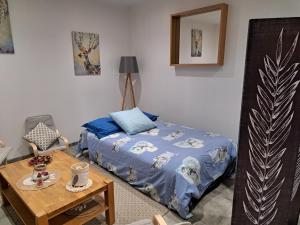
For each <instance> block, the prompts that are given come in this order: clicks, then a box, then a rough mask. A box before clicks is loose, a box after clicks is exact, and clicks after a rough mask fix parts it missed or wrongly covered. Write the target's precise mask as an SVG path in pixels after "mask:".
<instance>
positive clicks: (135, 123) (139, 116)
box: [110, 108, 156, 134]
mask: <svg viewBox="0 0 300 225" xmlns="http://www.w3.org/2000/svg"><path fill="white" fill-rule="evenodd" d="M110 116H111V117H112V119H113V120H114V121H115V122H116V123H117V124H118V125H119V126H120V127H121V128H122V129H123V130H124V131H125V132H126V133H127V134H137V133H139V132H143V131H147V130H150V129H153V128H155V127H156V124H155V123H154V122H153V121H152V120H150V119H149V118H148V117H147V116H146V115H145V114H144V113H143V112H142V111H141V110H140V109H139V108H134V109H131V110H126V111H120V112H113V113H110Z"/></svg>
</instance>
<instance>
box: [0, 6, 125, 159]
mask: <svg viewBox="0 0 300 225" xmlns="http://www.w3.org/2000/svg"><path fill="white" fill-rule="evenodd" d="M9 7H10V14H11V15H10V18H11V26H12V33H13V40H14V44H15V52H16V53H15V54H14V55H4V54H0V139H3V140H5V141H6V142H7V143H8V144H10V145H12V146H13V147H14V148H15V149H16V152H15V154H14V155H13V156H11V157H16V156H20V155H24V154H27V153H28V152H27V151H28V150H27V148H26V147H25V146H24V145H23V141H22V138H21V137H22V136H23V135H24V120H25V118H26V117H27V116H30V115H39V114H44V113H50V114H52V115H53V116H54V119H55V121H56V125H57V127H59V128H60V130H61V132H62V133H63V134H64V135H65V136H66V137H68V138H69V139H70V141H71V142H74V141H77V140H78V138H79V134H80V126H81V124H83V123H84V122H86V121H88V120H90V119H94V118H96V117H97V116H102V115H105V114H107V113H108V112H111V111H115V110H118V109H119V108H120V101H121V100H120V98H121V97H120V96H121V94H120V91H119V76H118V74H119V73H118V67H119V57H120V56H121V55H126V54H128V51H129V48H128V44H129V39H128V27H129V24H128V8H127V7H125V6H118V5H110V4H108V3H102V2H101V1H99V0H98V1H97V0H89V1H82V0H51V1H49V0H9ZM73 30H74V31H83V32H96V33H99V34H100V56H101V66H102V75H101V76H95V77H84V76H81V77H75V75H74V69H73V68H74V65H73V52H72V41H71V31H73Z"/></svg>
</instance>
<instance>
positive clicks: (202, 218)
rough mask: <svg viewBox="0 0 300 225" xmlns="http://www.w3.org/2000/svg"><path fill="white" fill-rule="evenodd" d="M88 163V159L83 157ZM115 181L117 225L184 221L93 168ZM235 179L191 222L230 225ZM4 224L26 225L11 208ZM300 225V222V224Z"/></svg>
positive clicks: (0, 223) (3, 212) (0, 220)
mask: <svg viewBox="0 0 300 225" xmlns="http://www.w3.org/2000/svg"><path fill="white" fill-rule="evenodd" d="M81 159H82V160H87V158H81ZM93 166H94V167H95V168H96V169H97V170H99V171H100V172H101V173H104V174H105V175H107V176H108V177H110V178H111V179H113V180H114V182H115V205H116V225H125V224H128V223H132V222H134V221H137V220H141V219H151V218H152V216H153V215H154V214H162V215H163V216H164V218H165V220H166V222H167V224H168V225H173V224H176V223H179V222H182V221H183V220H182V219H181V218H180V217H179V216H178V215H177V214H176V213H174V212H173V211H170V210H168V209H167V208H166V207H164V206H162V205H161V204H159V203H157V202H155V201H153V200H152V199H151V198H149V197H147V196H146V195H144V194H142V193H141V192H139V191H137V190H136V189H134V188H133V187H131V186H130V185H129V184H127V183H126V182H124V181H122V180H121V179H119V178H118V177H116V176H114V175H113V174H111V173H109V172H107V171H106V170H104V169H102V168H100V167H99V166H98V165H93ZM233 187H234V184H233V180H231V179H228V180H226V181H224V182H223V183H222V184H220V185H219V186H218V187H217V188H216V189H214V190H213V191H212V192H210V193H209V194H207V195H206V196H205V197H204V198H203V199H202V200H201V201H200V202H199V203H198V204H197V206H196V207H195V208H194V210H193V211H192V213H193V215H194V217H193V218H192V219H191V220H190V222H191V223H193V224H194V225H230V222H231V210H232V198H233ZM96 224H104V222H103V217H102V216H100V217H99V218H97V219H95V220H92V221H90V222H89V223H88V224H87V225H96ZM0 225H23V223H22V222H21V221H20V219H18V217H17V216H16V214H15V212H14V210H13V209H12V208H11V207H8V208H5V209H3V208H1V209H0ZM298 225H300V223H299V224H298Z"/></svg>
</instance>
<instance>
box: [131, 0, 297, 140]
mask: <svg viewBox="0 0 300 225" xmlns="http://www.w3.org/2000/svg"><path fill="white" fill-rule="evenodd" d="M221 2H227V3H228V4H229V16H228V29H227V40H226V50H225V65H224V66H223V67H220V68H195V69H176V70H175V69H174V67H170V66H169V45H170V44H169V40H170V34H169V31H170V27H169V26H170V14H172V13H176V12H180V11H184V10H190V9H194V8H198V7H203V6H208V5H212V4H215V3H220V1H215V0H201V1H199V0H184V1H182V0H151V1H146V2H144V3H143V4H140V5H136V6H135V7H133V8H131V13H130V14H131V18H130V25H131V26H130V27H131V32H130V34H131V38H130V40H131V45H130V47H131V49H132V54H134V55H137V58H138V60H139V65H140V77H141V83H142V91H141V101H140V106H141V107H143V108H144V110H147V111H152V112H155V113H158V114H159V115H161V117H162V118H163V119H165V120H169V121H175V122H179V123H183V124H186V125H189V126H194V127H201V128H204V129H207V130H212V131H215V132H218V133H222V134H224V135H226V136H228V137H231V138H233V139H234V140H237V138H238V128H239V119H240V108H241V98H242V83H243V76H244V64H245V63H244V61H245V53H246V42H247V32H248V21H249V19H251V18H264V17H290V16H299V15H300V1H299V0H287V1H282V0H251V1H249V0H224V1H221Z"/></svg>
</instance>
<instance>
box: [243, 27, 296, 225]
mask: <svg viewBox="0 0 300 225" xmlns="http://www.w3.org/2000/svg"><path fill="white" fill-rule="evenodd" d="M283 32H284V30H283V28H282V30H281V32H280V34H279V37H278V41H277V48H276V54H275V58H276V59H275V60H272V59H271V57H269V56H268V55H265V57H264V68H263V69H259V70H258V73H259V75H260V78H261V84H258V85H257V96H256V99H257V105H258V106H257V109H254V108H252V109H251V110H250V112H249V120H250V122H249V125H248V132H249V139H248V142H249V161H250V165H251V169H252V170H251V171H246V177H247V185H246V187H245V194H246V200H245V201H243V208H244V213H245V214H246V216H247V217H248V219H249V220H250V221H251V223H252V224H255V225H269V224H271V223H272V221H273V220H274V218H275V217H276V214H277V210H278V208H277V207H276V205H277V199H278V197H279V196H280V192H281V187H282V185H283V183H284V181H285V178H279V175H280V172H281V170H282V167H283V163H282V160H281V159H282V157H283V156H284V153H285V151H286V148H285V142H286V140H287V138H288V137H289V134H290V131H291V122H292V120H293V116H294V112H293V97H294V95H295V93H296V90H297V87H298V84H299V82H300V81H299V80H296V79H295V78H296V76H297V74H298V65H299V63H293V64H291V63H290V60H291V58H292V56H293V54H294V51H295V48H296V46H297V42H298V36H299V33H298V34H297V35H296V37H295V39H294V41H293V43H292V45H291V46H290V48H289V49H288V50H287V52H286V54H285V55H284V54H283V47H284V46H283ZM295 80H296V81H295Z"/></svg>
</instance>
